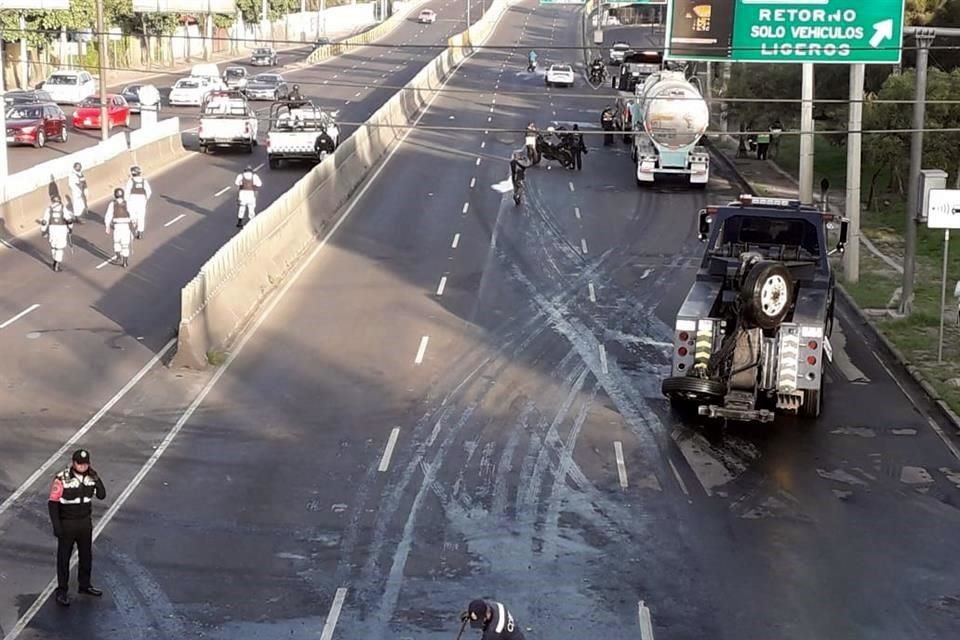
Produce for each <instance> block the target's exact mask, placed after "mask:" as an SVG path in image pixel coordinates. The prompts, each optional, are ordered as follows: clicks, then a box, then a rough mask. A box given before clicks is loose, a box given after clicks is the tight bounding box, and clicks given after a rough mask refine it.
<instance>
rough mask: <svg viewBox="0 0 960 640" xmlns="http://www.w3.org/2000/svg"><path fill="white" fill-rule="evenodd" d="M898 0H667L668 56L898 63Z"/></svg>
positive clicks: (900, 3)
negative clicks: (668, 3)
mask: <svg viewBox="0 0 960 640" xmlns="http://www.w3.org/2000/svg"><path fill="white" fill-rule="evenodd" d="M903 11H904V0H672V2H671V3H670V6H669V8H668V9H667V25H668V29H669V33H668V37H667V56H666V57H667V59H668V60H733V61H735V62H815V63H817V64H830V63H834V64H852V63H857V62H863V63H866V64H899V62H900V56H901V42H902V41H903Z"/></svg>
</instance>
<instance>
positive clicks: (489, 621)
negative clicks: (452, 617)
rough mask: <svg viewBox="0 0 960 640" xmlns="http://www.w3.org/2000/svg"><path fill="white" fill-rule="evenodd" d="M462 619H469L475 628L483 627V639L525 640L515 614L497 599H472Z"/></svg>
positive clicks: (461, 616)
mask: <svg viewBox="0 0 960 640" xmlns="http://www.w3.org/2000/svg"><path fill="white" fill-rule="evenodd" d="M460 619H461V620H463V621H464V622H466V621H468V620H469V621H470V626H471V627H472V628H473V629H483V635H482V636H481V640H524V636H523V632H522V631H520V625H518V624H517V623H516V621H515V620H514V619H513V615H511V613H510V611H508V610H507V608H506V607H505V606H503V604H502V603H500V602H496V601H495V600H473V601H471V602H470V606H469V607H467V610H466V611H465V612H464V613H462V614H461V615H460Z"/></svg>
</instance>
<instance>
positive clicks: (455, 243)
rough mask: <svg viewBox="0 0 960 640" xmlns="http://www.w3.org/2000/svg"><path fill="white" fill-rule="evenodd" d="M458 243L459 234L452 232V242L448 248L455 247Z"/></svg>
mask: <svg viewBox="0 0 960 640" xmlns="http://www.w3.org/2000/svg"><path fill="white" fill-rule="evenodd" d="M459 244H460V234H459V233H455V234H453V243H452V244H451V245H450V248H451V249H456V248H457V246H458V245H459Z"/></svg>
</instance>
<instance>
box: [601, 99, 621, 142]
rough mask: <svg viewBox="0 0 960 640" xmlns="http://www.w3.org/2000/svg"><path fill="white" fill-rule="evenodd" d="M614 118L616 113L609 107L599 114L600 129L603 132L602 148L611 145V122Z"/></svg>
mask: <svg viewBox="0 0 960 640" xmlns="http://www.w3.org/2000/svg"><path fill="white" fill-rule="evenodd" d="M616 116H617V112H616V111H615V110H614V108H613V107H611V106H607V108H606V109H604V110H603V112H602V113H601V114H600V128H601V129H603V130H604V132H605V133H604V134H603V146H605V147H609V146H610V145H612V144H613V121H614V118H616Z"/></svg>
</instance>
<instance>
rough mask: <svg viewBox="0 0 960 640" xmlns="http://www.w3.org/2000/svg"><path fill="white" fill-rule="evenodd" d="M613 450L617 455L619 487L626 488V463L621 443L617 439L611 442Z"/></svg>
mask: <svg viewBox="0 0 960 640" xmlns="http://www.w3.org/2000/svg"><path fill="white" fill-rule="evenodd" d="M613 452H614V455H615V456H616V457H617V475H618V476H619V477H620V488H621V489H626V488H627V463H626V462H625V461H624V459H623V443H622V442H620V441H619V440H617V441H615V442H614V443H613Z"/></svg>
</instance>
